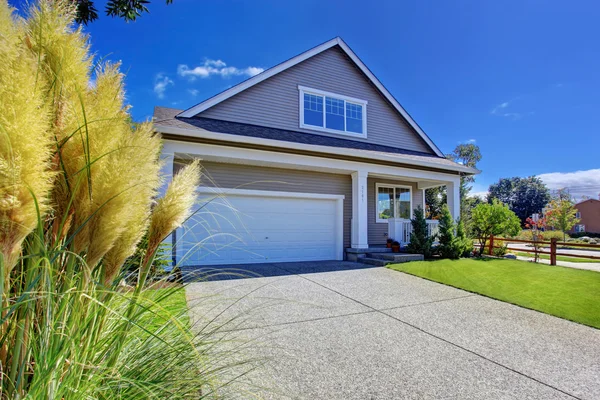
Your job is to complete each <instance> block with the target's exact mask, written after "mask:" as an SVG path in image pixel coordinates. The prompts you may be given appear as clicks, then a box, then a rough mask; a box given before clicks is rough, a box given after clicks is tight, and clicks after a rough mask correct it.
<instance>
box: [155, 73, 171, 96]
mask: <svg viewBox="0 0 600 400" xmlns="http://www.w3.org/2000/svg"><path fill="white" fill-rule="evenodd" d="M174 84H175V83H174V82H173V81H172V80H171V79H170V78H169V77H168V76H166V75H165V74H163V73H159V74H156V77H155V78H154V93H156V96H157V97H158V98H159V99H162V98H164V97H165V91H166V90H167V88H168V87H169V86H173V85H174Z"/></svg>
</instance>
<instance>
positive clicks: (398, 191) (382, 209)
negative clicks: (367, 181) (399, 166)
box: [375, 183, 412, 222]
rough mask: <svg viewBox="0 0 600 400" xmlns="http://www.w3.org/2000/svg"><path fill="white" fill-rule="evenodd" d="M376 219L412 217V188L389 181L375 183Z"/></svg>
mask: <svg viewBox="0 0 600 400" xmlns="http://www.w3.org/2000/svg"><path fill="white" fill-rule="evenodd" d="M375 213H376V215H375V221H376V222H387V220H388V219H389V218H402V219H411V218H412V188H411V187H410V186H403V185H390V184H387V183H385V184H384V183H377V184H375Z"/></svg>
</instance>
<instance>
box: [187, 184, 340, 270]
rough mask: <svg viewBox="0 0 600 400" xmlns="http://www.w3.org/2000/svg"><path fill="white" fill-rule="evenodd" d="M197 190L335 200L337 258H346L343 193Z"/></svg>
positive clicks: (218, 193)
mask: <svg viewBox="0 0 600 400" xmlns="http://www.w3.org/2000/svg"><path fill="white" fill-rule="evenodd" d="M196 191H197V192H198V193H202V194H212V195H216V196H222V195H225V196H227V195H230V196H246V197H273V198H278V199H305V200H331V201H335V207H336V212H335V229H336V235H335V238H336V239H335V254H336V260H343V259H344V198H345V197H346V196H344V195H343V194H321V193H303V192H279V191H274V190H252V189H229V188H219V187H209V186H199V187H198V188H197V189H196Z"/></svg>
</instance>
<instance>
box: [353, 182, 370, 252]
mask: <svg viewBox="0 0 600 400" xmlns="http://www.w3.org/2000/svg"><path fill="white" fill-rule="evenodd" d="M367 176H368V173H367V171H354V172H353V173H352V240H351V245H352V248H354V249H366V248H368V247H369V240H368V226H367Z"/></svg>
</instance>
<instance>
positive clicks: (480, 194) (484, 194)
mask: <svg viewBox="0 0 600 400" xmlns="http://www.w3.org/2000/svg"><path fill="white" fill-rule="evenodd" d="M487 195H488V192H487V191H485V192H471V193H469V197H479V198H480V199H481V200H485V199H486V198H487Z"/></svg>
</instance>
